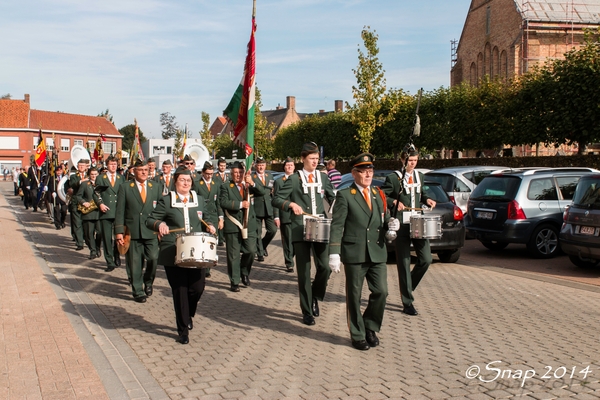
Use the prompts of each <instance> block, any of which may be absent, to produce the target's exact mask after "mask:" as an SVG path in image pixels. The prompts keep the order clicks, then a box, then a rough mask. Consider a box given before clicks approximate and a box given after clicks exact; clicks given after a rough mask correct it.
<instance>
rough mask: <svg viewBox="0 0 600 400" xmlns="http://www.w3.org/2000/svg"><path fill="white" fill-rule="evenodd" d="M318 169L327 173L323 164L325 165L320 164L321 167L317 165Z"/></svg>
mask: <svg viewBox="0 0 600 400" xmlns="http://www.w3.org/2000/svg"><path fill="white" fill-rule="evenodd" d="M317 169H318V170H319V171H325V164H323V163H319V165H317Z"/></svg>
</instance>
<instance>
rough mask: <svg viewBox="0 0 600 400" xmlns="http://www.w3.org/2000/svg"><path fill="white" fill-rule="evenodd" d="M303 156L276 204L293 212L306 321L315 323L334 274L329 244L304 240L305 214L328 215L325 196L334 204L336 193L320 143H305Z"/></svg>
mask: <svg viewBox="0 0 600 400" xmlns="http://www.w3.org/2000/svg"><path fill="white" fill-rule="evenodd" d="M300 155H301V158H302V163H303V164H304V168H303V169H302V170H301V171H298V173H296V174H293V175H292V176H290V177H289V179H287V180H286V181H285V183H284V184H283V186H282V187H281V189H279V190H278V191H277V194H276V195H275V198H274V199H273V206H274V207H277V208H279V210H280V212H281V211H283V212H289V211H292V215H291V217H292V242H293V244H294V253H295V255H296V270H297V272H298V289H299V292H300V309H301V310H302V322H303V323H304V324H306V325H314V324H315V319H314V317H318V316H319V314H320V311H319V302H318V301H319V300H321V301H323V298H324V296H325V291H326V290H327V281H328V280H329V275H331V268H329V263H328V257H329V243H325V242H312V241H304V217H309V218H316V217H317V216H319V215H321V216H322V215H324V214H325V206H324V205H323V197H325V198H326V199H327V201H328V202H329V204H331V203H332V202H333V200H334V199H335V195H334V194H333V187H332V186H331V182H329V178H328V177H327V174H326V173H323V172H320V171H317V164H318V163H319V148H318V146H317V145H316V144H315V143H312V142H310V143H305V144H304V145H303V146H302V152H301V154H300ZM311 216H312V217H311ZM311 253H313V254H314V258H315V266H316V269H317V272H316V274H315V279H314V280H313V282H312V284H311V277H310V255H311Z"/></svg>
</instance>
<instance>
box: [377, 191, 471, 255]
mask: <svg viewBox="0 0 600 400" xmlns="http://www.w3.org/2000/svg"><path fill="white" fill-rule="evenodd" d="M373 182H375V181H373ZM423 191H424V192H425V195H427V197H429V198H432V199H433V200H435V202H436V206H435V208H434V209H432V210H429V211H425V212H424V214H425V215H441V217H442V237H441V238H440V239H429V245H430V246H431V252H432V253H437V255H438V257H439V259H440V261H441V262H443V263H455V262H457V261H458V259H459V258H460V252H461V249H462V247H463V246H464V245H465V225H464V223H463V213H462V210H461V209H460V207H458V206H456V205H455V204H454V203H453V202H452V201H451V200H450V197H449V196H448V194H447V193H446V192H445V191H444V189H443V187H442V185H440V184H439V183H437V182H427V181H425V182H424V183H423ZM387 249H388V252H393V251H394V244H393V243H392V244H388V247H387ZM411 249H412V244H411Z"/></svg>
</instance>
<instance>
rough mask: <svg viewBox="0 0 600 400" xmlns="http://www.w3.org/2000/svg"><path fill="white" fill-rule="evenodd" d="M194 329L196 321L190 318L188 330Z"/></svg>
mask: <svg viewBox="0 0 600 400" xmlns="http://www.w3.org/2000/svg"><path fill="white" fill-rule="evenodd" d="M192 329H194V321H192V317H190V322H188V330H190V331H191V330H192Z"/></svg>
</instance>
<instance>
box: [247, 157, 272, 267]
mask: <svg viewBox="0 0 600 400" xmlns="http://www.w3.org/2000/svg"><path fill="white" fill-rule="evenodd" d="M266 168H267V162H266V161H265V159H264V158H263V157H257V158H256V172H254V173H253V174H252V179H253V180H254V184H255V185H256V186H262V188H263V191H264V193H265V194H264V195H263V196H261V195H256V196H254V211H255V212H256V218H257V220H258V221H257V222H258V238H257V253H256V254H257V256H258V258H257V260H258V261H264V260H265V257H266V256H267V255H268V253H267V246H268V245H269V243H271V240H273V238H274V237H275V235H276V234H277V225H275V221H274V220H273V204H271V203H272V201H273V197H272V196H271V190H272V189H273V184H274V182H275V181H274V180H273V177H272V176H271V174H268V173H266V172H265V169H266ZM263 221H264V223H265V229H266V230H267V232H266V233H265V237H262V224H263ZM261 238H262V239H261Z"/></svg>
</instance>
